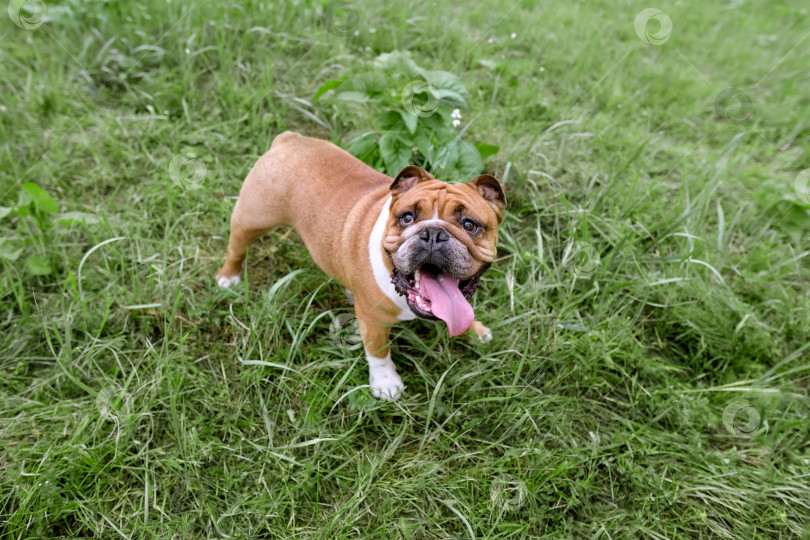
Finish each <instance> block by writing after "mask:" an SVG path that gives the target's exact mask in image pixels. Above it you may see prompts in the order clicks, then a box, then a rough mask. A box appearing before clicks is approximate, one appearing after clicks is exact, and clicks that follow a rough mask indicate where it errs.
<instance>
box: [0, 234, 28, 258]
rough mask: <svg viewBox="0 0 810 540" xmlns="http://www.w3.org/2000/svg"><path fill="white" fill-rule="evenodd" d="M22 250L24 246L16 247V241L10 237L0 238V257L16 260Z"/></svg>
mask: <svg viewBox="0 0 810 540" xmlns="http://www.w3.org/2000/svg"><path fill="white" fill-rule="evenodd" d="M22 251H23V248H21V247H20V248H15V247H14V243H13V242H12V241H11V240H9V239H8V238H0V259H5V260H7V261H16V260H17V259H19V258H20V253H22Z"/></svg>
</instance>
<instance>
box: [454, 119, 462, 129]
mask: <svg viewBox="0 0 810 540" xmlns="http://www.w3.org/2000/svg"><path fill="white" fill-rule="evenodd" d="M460 125H461V120H459V119H458V118H456V119H455V120H453V127H458V126H460Z"/></svg>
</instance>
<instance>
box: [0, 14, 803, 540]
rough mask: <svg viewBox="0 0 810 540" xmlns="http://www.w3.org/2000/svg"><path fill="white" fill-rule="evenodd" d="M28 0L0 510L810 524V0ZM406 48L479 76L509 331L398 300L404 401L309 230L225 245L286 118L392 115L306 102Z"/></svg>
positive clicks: (500, 526) (488, 294) (6, 162)
mask: <svg viewBox="0 0 810 540" xmlns="http://www.w3.org/2000/svg"><path fill="white" fill-rule="evenodd" d="M21 3H22V2H21V1H19V0H13V1H12V2H10V4H9V9H8V16H7V14H6V13H5V12H0V35H2V40H0V59H1V60H2V61H1V62H0V88H2V97H0V125H2V131H1V132H0V207H3V208H2V209H0V216H2V217H0V237H2V243H0V263H2V273H0V299H1V300H0V302H1V304H0V351H1V352H0V356H1V357H2V358H0V536H2V537H4V538H53V537H77V536H80V537H81V536H83V537H98V538H138V539H140V538H144V539H146V538H218V537H224V538H293V537H304V538H328V539H334V538H407V539H410V538H478V539H482V538H641V537H650V538H740V539H754V538H808V537H810V421H809V420H810V419H809V416H810V400H808V386H807V385H808V381H810V363H808V357H809V356H810V344H808V337H810V256H809V255H810V235H808V231H810V213H809V212H808V210H810V188H808V180H810V171H809V170H808V169H810V153H809V152H808V150H809V149H810V121H809V120H808V119H809V118H810V67H808V58H810V35H808V29H810V13H809V11H808V9H809V8H808V6H807V4H806V3H805V2H802V1H801V0H789V1H786V2H780V3H778V4H776V5H775V4H774V3H769V2H755V1H751V0H728V1H725V2H698V1H695V0H693V1H688V2H678V3H674V4H673V3H669V2H668V3H666V5H664V3H661V4H659V5H654V4H649V3H643V2H642V3H639V2H635V1H633V2H615V3H614V2H538V3H536V2H530V1H528V0H522V1H521V0H518V1H517V2H512V1H511V0H492V1H489V2H486V3H483V2H482V3H476V4H467V5H454V4H453V3H450V2H403V3H390V4H389V5H385V6H384V5H383V4H382V3H372V2H366V1H362V0H361V1H358V2H356V3H354V4H350V3H343V4H335V3H334V2H333V3H330V4H326V3H325V2H324V3H321V2H315V1H298V0H296V1H282V2H278V3H271V2H244V3H231V2H213V1H207V0H206V1H199V2H182V1H177V0H174V1H165V2H164V1H158V0H145V1H143V2H116V1H101V0H88V1H79V0H61V1H59V2H57V1H51V0H45V3H44V4H42V3H41V2H40V3H37V2H29V3H28V4H25V5H24V6H22V7H20V5H21ZM43 6H44V10H45V11H44V16H45V18H44V19H43V18H42V15H43V13H42V8H43ZM649 8H658V9H660V10H662V12H663V13H659V12H649V11H648V12H644V11H643V10H645V9H649ZM3 11H5V10H3ZM637 16H638V17H637ZM646 19H649V21H648V22H647V24H644V22H645V20H646ZM639 21H640V23H639ZM669 23H671V28H670V26H669ZM637 30H638V31H637ZM397 50H398V51H409V52H410V54H411V56H412V58H413V59H414V61H415V62H417V63H418V64H419V65H420V66H422V67H424V68H425V69H432V70H444V71H448V72H451V73H454V74H455V75H457V76H458V77H459V79H460V80H461V81H462V83H463V84H464V85H465V86H466V88H467V89H468V91H469V108H468V109H465V110H464V111H462V115H463V119H462V127H466V131H465V132H464V135H463V136H464V138H465V140H467V141H469V142H471V143H478V144H488V145H496V146H498V147H499V152H498V153H497V154H496V155H494V156H491V157H489V158H488V159H487V160H486V164H485V169H486V170H487V171H490V172H492V173H494V174H496V175H497V176H498V177H499V178H502V179H503V183H504V185H505V187H506V190H507V198H508V200H509V209H508V212H507V216H506V219H505V221H504V223H503V226H502V228H501V231H500V235H499V254H498V259H497V262H496V264H494V265H493V267H492V269H491V270H490V271H489V272H488V273H487V274H486V275H485V278H484V280H483V283H482V287H481V289H480V290H479V292H478V293H477V294H476V296H475V301H474V307H475V309H476V313H477V315H478V316H479V319H480V320H482V322H483V323H484V324H486V325H488V326H489V327H491V328H492V329H493V331H494V340H493V341H492V342H490V343H488V344H485V345H482V344H478V343H473V342H471V341H469V340H467V339H465V338H456V339H453V340H451V339H449V338H448V336H447V331H446V329H445V328H444V327H443V326H437V325H432V324H429V323H424V322H412V323H407V324H403V325H400V326H398V327H397V328H396V330H395V332H393V333H392V338H393V341H394V346H393V355H394V361H395V362H396V364H397V365H398V369H399V372H400V374H402V376H403V378H404V380H405V383H406V385H407V386H406V390H405V392H406V393H405V397H404V399H402V400H401V401H400V402H398V403H395V404H393V403H387V402H382V401H378V400H375V399H374V398H372V397H371V395H370V391H369V389H368V388H367V387H364V385H366V384H367V369H366V366H365V360H364V357H363V352H362V349H358V348H356V347H353V346H351V344H350V343H347V342H345V341H344V340H341V339H336V338H335V332H334V331H332V329H333V328H334V323H333V320H340V321H342V320H343V319H336V317H341V316H342V317H344V318H345V317H347V316H348V314H350V313H351V310H350V307H349V306H348V304H347V302H346V299H345V296H344V293H343V290H342V288H341V287H340V286H339V285H338V284H337V283H335V282H334V281H330V280H328V278H326V276H325V275H324V274H323V273H322V272H321V271H320V270H318V268H317V267H316V266H315V265H314V264H313V263H312V262H311V259H310V257H309V254H308V253H307V251H306V250H305V249H304V247H303V246H302V245H301V244H300V243H299V242H298V241H297V240H296V236H295V234H294V233H291V232H290V231H278V232H275V233H272V234H270V235H268V236H267V237H265V238H264V239H263V240H261V241H260V242H258V243H257V244H256V245H255V246H254V248H253V250H252V252H251V254H250V257H249V262H248V266H247V274H248V282H247V283H246V284H244V285H240V286H239V287H237V288H236V289H234V290H220V289H218V288H216V287H215V285H214V281H213V276H214V273H215V272H216V270H217V268H218V267H219V265H220V264H221V261H222V255H223V253H224V250H225V246H226V242H227V234H228V219H229V217H230V212H231V210H232V208H233V203H234V200H233V196H235V195H237V193H238V190H239V187H240V186H241V182H242V180H243V179H244V177H245V175H246V174H247V172H248V171H249V170H250V168H251V166H252V165H253V163H254V162H255V160H256V159H257V158H258V156H259V155H261V154H262V153H263V152H264V151H266V149H267V148H268V147H269V144H270V141H271V140H272V139H273V137H274V136H275V135H277V134H278V133H280V132H282V131H284V130H295V131H298V132H301V133H304V134H307V135H312V136H318V137H322V138H327V139H330V140H332V141H334V142H336V143H338V144H340V145H343V146H344V147H345V146H346V145H347V144H348V142H349V140H351V139H352V138H353V137H354V136H356V135H358V134H360V133H363V132H366V131H369V130H372V129H380V127H379V115H380V113H381V109H380V108H379V105H378V104H377V103H376V102H369V103H355V102H352V101H346V100H340V99H336V97H335V94H336V91H334V90H333V91H330V92H327V93H326V94H324V95H323V96H321V97H320V98H319V99H318V100H317V102H314V103H313V99H314V96H315V93H316V91H317V90H318V88H320V87H321V86H322V85H323V84H324V83H326V82H327V81H330V80H339V79H340V78H341V77H343V76H344V75H345V76H346V77H347V79H346V80H347V81H352V80H353V79H356V77H357V76H358V75H357V74H358V73H365V72H368V71H369V69H371V68H370V66H373V61H374V59H375V58H376V57H377V56H378V55H380V54H382V53H386V52H391V51H397ZM404 82H407V81H404ZM389 97H390V96H389ZM395 97H396V96H395ZM470 122H471V123H470ZM468 123H470V125H469V126H467V124H468ZM190 156H193V157H190ZM189 160H190V161H189ZM387 172H389V173H391V172H392V171H387ZM393 172H394V173H395V172H396V171H393ZM36 186H39V188H41V189H38V188H37V187H36ZM54 201H55V202H54ZM343 314H346V315H343ZM240 359H241V360H240Z"/></svg>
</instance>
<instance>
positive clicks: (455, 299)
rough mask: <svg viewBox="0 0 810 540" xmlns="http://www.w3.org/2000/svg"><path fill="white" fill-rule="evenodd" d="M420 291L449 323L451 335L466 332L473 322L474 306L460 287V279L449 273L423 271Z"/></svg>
mask: <svg viewBox="0 0 810 540" xmlns="http://www.w3.org/2000/svg"><path fill="white" fill-rule="evenodd" d="M419 292H420V293H421V294H422V296H423V297H424V298H426V299H427V300H430V311H432V312H433V314H434V315H435V316H437V317H438V318H440V319H441V320H443V321H444V322H445V323H447V331H448V332H449V333H450V336H451V337H452V336H457V335H459V334H462V333H464V332H465V331H466V330H467V329H468V328H469V327H470V325H471V324H472V322H473V319H474V317H475V315H474V314H473V308H472V306H471V305H470V303H469V302H467V299H466V298H464V295H463V294H461V291H460V290H459V288H458V280H457V279H453V278H451V277H450V276H448V275H445V274H439V275H438V276H434V275H431V274H428V273H427V272H422V276H421V278H420V286H419Z"/></svg>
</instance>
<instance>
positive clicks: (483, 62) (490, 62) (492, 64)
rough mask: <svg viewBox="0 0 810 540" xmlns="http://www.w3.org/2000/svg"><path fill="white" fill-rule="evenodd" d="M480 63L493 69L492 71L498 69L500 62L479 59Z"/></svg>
mask: <svg viewBox="0 0 810 540" xmlns="http://www.w3.org/2000/svg"><path fill="white" fill-rule="evenodd" d="M478 63H479V64H481V65H482V66H484V67H485V68H487V69H491V70H492V71H497V69H498V64H496V63H495V62H493V61H492V60H479V61H478Z"/></svg>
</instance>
